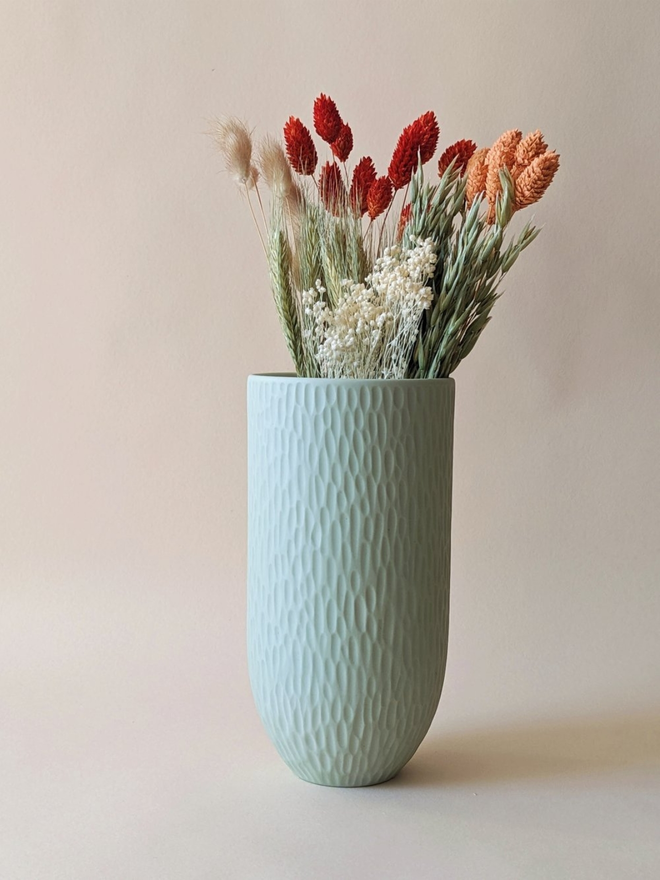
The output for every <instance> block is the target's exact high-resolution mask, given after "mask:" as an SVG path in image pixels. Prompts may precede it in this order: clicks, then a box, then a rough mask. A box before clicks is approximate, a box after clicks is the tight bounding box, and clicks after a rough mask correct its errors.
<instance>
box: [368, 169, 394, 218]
mask: <svg viewBox="0 0 660 880" xmlns="http://www.w3.org/2000/svg"><path fill="white" fill-rule="evenodd" d="M393 195H394V192H393V188H392V181H391V180H390V179H389V177H377V178H376V180H374V182H373V183H372V184H371V186H370V187H369V192H368V194H367V211H368V212H369V216H370V217H371V219H372V220H375V219H376V217H378V216H380V215H381V214H382V213H383V211H386V210H387V208H389V206H390V203H391V201H392V196H393Z"/></svg>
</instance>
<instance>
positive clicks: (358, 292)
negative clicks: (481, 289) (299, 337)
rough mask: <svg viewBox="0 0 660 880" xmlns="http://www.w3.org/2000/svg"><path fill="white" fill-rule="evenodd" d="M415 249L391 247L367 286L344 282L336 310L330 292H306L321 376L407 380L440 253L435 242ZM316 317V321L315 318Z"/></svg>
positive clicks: (309, 331) (417, 244)
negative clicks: (327, 295) (327, 296)
mask: <svg viewBox="0 0 660 880" xmlns="http://www.w3.org/2000/svg"><path fill="white" fill-rule="evenodd" d="M412 244H413V245H414V247H412V248H410V249H406V250H404V249H402V248H401V247H400V246H398V245H397V246H395V247H391V248H387V249H386V250H385V252H384V254H383V256H382V257H380V258H379V259H378V260H376V262H375V264H374V268H373V271H372V273H371V275H369V276H368V277H367V278H366V279H365V282H364V283H363V284H356V283H355V282H352V281H344V282H342V295H341V296H340V298H339V302H338V303H337V305H336V307H335V308H334V309H331V308H330V307H329V306H328V304H327V303H326V302H325V298H324V294H325V290H324V289H323V288H322V287H321V285H320V282H318V281H317V284H316V289H312V290H308V291H305V292H304V294H303V305H304V312H305V316H306V317H307V319H308V320H306V321H305V327H304V330H303V332H304V334H305V336H306V338H307V340H308V341H310V340H311V338H312V337H313V338H314V339H315V340H316V358H317V361H318V365H319V371H320V374H321V376H326V377H346V378H355V379H369V378H382V379H401V378H403V377H404V376H405V372H406V368H407V366H408V361H409V359H410V355H411V353H412V348H413V346H414V344H415V340H416V338H417V331H418V329H419V321H420V318H421V316H422V313H423V311H424V309H427V308H429V307H430V305H431V300H432V290H431V288H430V287H427V286H426V282H427V281H428V279H429V278H430V277H431V276H432V275H433V272H434V269H435V263H436V254H435V251H434V249H433V242H432V240H431V239H427V240H426V241H417V242H415V241H413V242H412ZM310 319H311V320H310Z"/></svg>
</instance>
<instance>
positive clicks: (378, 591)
mask: <svg viewBox="0 0 660 880" xmlns="http://www.w3.org/2000/svg"><path fill="white" fill-rule="evenodd" d="M453 413H454V380H453V379H402V380H391V379H373V380H362V379H306V378H298V377H296V376H294V375H288V374H264V375H255V376H250V377H249V379H248V617H247V622H248V632H247V636H248V665H249V673H250V683H251V687H252V691H253V695H254V699H255V703H256V706H257V710H258V712H259V715H260V717H261V720H262V722H263V724H264V727H265V729H266V732H267V733H268V735H269V737H270V739H271V741H272V742H273V744H274V745H275V747H276V749H277V751H278V752H279V754H280V756H281V757H282V759H283V760H284V761H285V763H286V764H288V766H289V767H290V768H291V769H292V770H293V772H294V773H296V774H297V775H298V776H299V777H300V778H302V779H305V780H307V781H309V782H315V783H319V784H321V785H332V786H364V785H374V784H376V783H379V782H384V781H386V780H387V779H390V778H392V777H393V776H394V775H395V774H396V773H397V772H398V771H399V770H400V769H401V768H402V767H403V766H404V765H405V764H406V763H407V762H408V761H409V760H410V758H411V757H412V756H413V754H414V753H415V751H416V750H417V748H418V746H419V744H420V743H421V741H422V739H423V738H424V736H425V735H426V732H427V731H428V728H429V726H430V724H431V721H432V720H433V716H434V715H435V712H436V709H437V706H438V701H439V699H440V692H441V690H442V683H443V679H444V673H445V665H446V659H447V635H448V615H449V565H450V539H451V484H452V449H453Z"/></svg>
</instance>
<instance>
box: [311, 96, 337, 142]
mask: <svg viewBox="0 0 660 880" xmlns="http://www.w3.org/2000/svg"><path fill="white" fill-rule="evenodd" d="M342 125H343V122H342V118H341V116H340V115H339V110H337V105H336V104H335V102H334V101H333V100H332V98H329V97H328V96H327V95H319V96H318V98H317V99H316V100H315V101H314V128H315V129H316V133H317V135H318V136H319V137H320V138H323V140H324V141H325V142H326V143H328V144H331V143H332V142H333V141H334V140H335V138H336V137H337V135H338V134H339V131H340V129H341V127H342Z"/></svg>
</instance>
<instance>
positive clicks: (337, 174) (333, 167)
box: [319, 162, 346, 216]
mask: <svg viewBox="0 0 660 880" xmlns="http://www.w3.org/2000/svg"><path fill="white" fill-rule="evenodd" d="M319 195H320V196H321V201H322V202H323V204H324V205H325V207H326V208H327V210H328V211H330V212H331V213H332V214H334V215H335V216H338V215H339V213H340V211H341V209H342V207H344V205H345V204H346V187H345V186H344V181H343V180H342V178H341V171H340V169H339V165H337V163H336V162H326V163H325V165H324V166H323V167H322V168H321V174H320V175H319Z"/></svg>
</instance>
